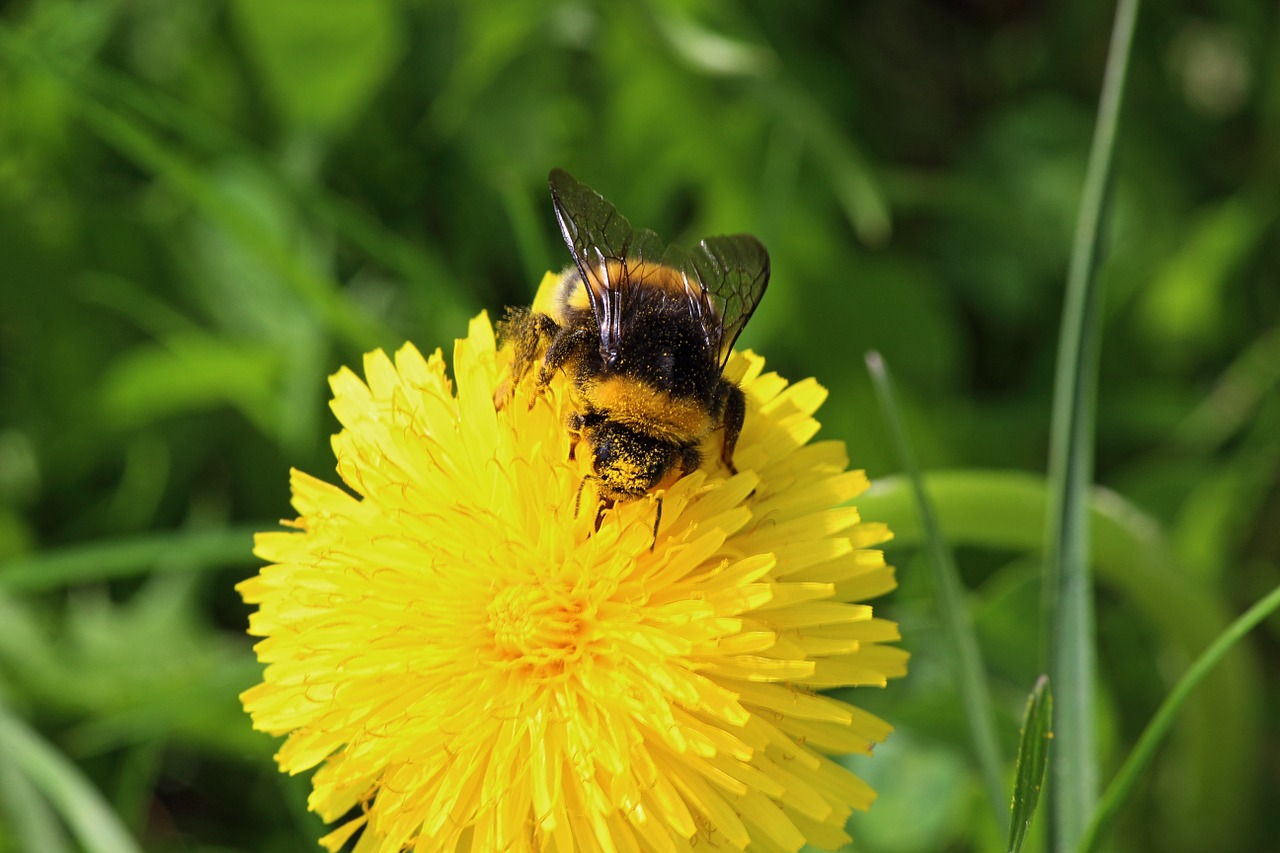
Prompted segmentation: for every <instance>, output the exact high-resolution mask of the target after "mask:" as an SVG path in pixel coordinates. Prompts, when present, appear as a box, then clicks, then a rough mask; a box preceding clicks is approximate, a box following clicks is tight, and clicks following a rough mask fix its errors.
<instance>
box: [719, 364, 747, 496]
mask: <svg viewBox="0 0 1280 853" xmlns="http://www.w3.org/2000/svg"><path fill="white" fill-rule="evenodd" d="M718 391H719V393H720V395H721V399H722V400H723V401H724V450H723V451H722V452H721V454H720V458H721V459H722V460H724V464H725V467H726V468H728V469H729V473H730V474H736V473H738V469H737V467H736V466H735V465H734V464H733V448H734V447H735V446H736V445H737V444H738V436H739V435H740V434H741V433H742V422H743V421H744V420H746V417H747V395H745V394H743V393H742V389H741V388H739V387H738V386H737V385H735V384H734V383H732V382H730V381H729V380H728V379H721V380H720V387H719V389H718Z"/></svg>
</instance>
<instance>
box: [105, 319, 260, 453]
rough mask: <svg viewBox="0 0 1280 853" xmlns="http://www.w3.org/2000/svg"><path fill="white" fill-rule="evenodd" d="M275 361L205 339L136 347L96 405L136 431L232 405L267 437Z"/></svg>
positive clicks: (114, 370)
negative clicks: (141, 426) (178, 416)
mask: <svg viewBox="0 0 1280 853" xmlns="http://www.w3.org/2000/svg"><path fill="white" fill-rule="evenodd" d="M278 361H279V360H278V359H277V357H276V355H275V353H273V352H272V351H271V350H270V349H268V348H267V347H264V346H256V347H255V346H249V345H246V344H241V343H236V342H231V341H221V340H218V339H217V338H213V337H210V336H205V335H197V336H190V337H175V338H173V339H172V340H170V341H169V342H168V344H167V345H166V346H156V345H147V346H142V347H137V348H135V349H133V350H131V351H129V352H127V353H126V354H125V355H124V356H122V357H121V358H119V359H118V360H117V361H115V362H114V363H112V364H111V365H110V367H109V368H108V369H107V372H106V375H105V376H104V377H103V380H102V389H101V397H100V402H101V405H102V409H103V413H104V414H105V415H106V416H107V418H108V419H109V420H110V421H111V422H112V423H115V424H118V425H122V426H127V427H134V426H136V425H138V424H145V423H149V422H151V421H154V420H156V419H157V418H160V417H164V416H167V415H172V414H180V413H183V412H190V411H199V410H203V409H209V408H212V407H214V406H217V405H221V404H225V403H230V404H232V405H234V406H236V407H237V408H239V409H240V410H241V411H243V412H244V413H245V415H246V416H247V417H249V419H250V420H252V421H254V422H255V423H256V424H257V425H258V426H259V427H261V428H262V429H263V430H264V431H266V432H267V433H268V434H271V427H272V421H271V415H272V414H273V413H274V408H275V406H274V399H275V396H276V389H275V381H276V376H277V374H278V373H279V363H278Z"/></svg>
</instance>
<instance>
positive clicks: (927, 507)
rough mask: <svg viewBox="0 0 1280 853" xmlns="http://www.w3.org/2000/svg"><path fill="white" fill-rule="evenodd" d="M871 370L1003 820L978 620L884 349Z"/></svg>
mask: <svg viewBox="0 0 1280 853" xmlns="http://www.w3.org/2000/svg"><path fill="white" fill-rule="evenodd" d="M867 370H868V371H869V372H870V373H871V380H872V382H873V383H874V385H875V389H876V396H877V397H878V398H879V400H880V409H881V411H882V412H883V413H884V418H885V422H886V423H887V424H888V427H889V432H890V434H891V435H892V436H893V441H894V444H895V445H896V448H897V451H898V456H899V458H901V460H902V466H903V468H904V469H906V472H907V476H908V477H909V478H910V480H911V487H912V493H913V495H914V497H915V505H916V512H917V513H918V514H919V517H920V523H921V526H922V528H923V530H924V538H925V545H926V548H927V549H928V552H929V557H930V559H929V563H930V564H931V565H932V566H933V577H934V584H935V586H936V589H937V594H938V603H939V610H940V611H941V615H942V622H943V628H944V630H945V631H946V634H947V637H948V639H949V640H950V643H949V645H950V647H951V648H952V649H955V663H956V673H957V679H958V681H959V685H958V686H959V689H960V697H961V701H962V702H963V703H964V710H965V718H966V720H967V721H968V723H969V736H970V738H971V739H972V740H973V749H974V753H975V755H976V756H977V759H978V766H979V769H980V771H981V773H982V781H983V784H984V785H985V786H986V789H987V796H988V798H989V799H990V801H991V808H992V812H993V814H994V815H995V819H996V825H997V826H1002V825H1003V824H1004V822H1005V820H1006V814H1005V810H1004V802H1005V799H1004V797H1005V794H1004V783H1003V782H1002V781H1001V780H1002V777H1003V770H1002V768H1003V766H1004V761H1003V759H1002V758H1001V756H1000V744H999V740H998V739H997V737H996V724H995V717H994V715H993V714H992V710H991V688H990V686H989V685H988V683H987V673H986V669H985V668H984V666H983V663H982V655H981V652H980V651H979V650H978V639H977V636H976V635H975V634H974V630H973V623H972V621H971V619H970V617H969V611H968V607H967V606H966V604H965V599H964V592H963V588H962V585H961V583H960V573H959V571H957V570H956V563H955V558H954V557H953V555H952V553H951V549H950V548H948V547H947V543H946V541H945V540H944V539H943V538H942V531H941V529H940V528H939V526H938V520H937V516H936V515H935V513H934V510H933V504H932V503H931V502H930V500H929V495H928V494H927V493H926V492H925V489H924V482H923V480H922V479H921V477H920V469H919V468H918V466H917V465H916V459H915V454H914V453H913V452H912V449H911V442H910V440H909V439H908V438H907V432H906V428H905V427H904V426H903V423H902V416H901V414H900V413H899V411H898V405H897V402H896V400H895V398H894V393H893V380H892V378H891V377H890V375H889V367H888V365H887V364H885V362H884V359H882V358H881V357H880V354H879V353H877V352H872V353H868V354H867Z"/></svg>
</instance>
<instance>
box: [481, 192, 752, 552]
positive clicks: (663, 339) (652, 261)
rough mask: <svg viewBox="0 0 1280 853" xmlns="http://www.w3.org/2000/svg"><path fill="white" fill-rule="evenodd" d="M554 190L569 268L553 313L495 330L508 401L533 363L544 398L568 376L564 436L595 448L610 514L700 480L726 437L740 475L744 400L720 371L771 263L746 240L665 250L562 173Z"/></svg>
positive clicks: (519, 317) (516, 317)
mask: <svg viewBox="0 0 1280 853" xmlns="http://www.w3.org/2000/svg"><path fill="white" fill-rule="evenodd" d="M550 183H551V199H552V204H553V206H554V208H555V214H556V219H557V220H558V221H559V223H560V231H561V233H562V234H563V235H564V241H565V243H566V244H567V245H568V247H569V251H570V253H571V254H572V255H573V264H572V265H571V266H570V267H568V268H567V269H566V270H565V271H564V273H562V274H561V277H560V281H559V283H558V284H557V285H556V293H555V298H554V302H553V307H552V308H551V309H550V311H549V313H541V312H537V311H534V310H532V309H528V308H521V309H511V310H509V311H508V313H507V317H506V319H505V321H504V322H503V323H502V324H501V326H500V332H501V334H502V336H503V338H504V340H507V341H510V342H511V343H512V344H513V347H514V358H513V362H512V368H511V387H512V388H514V387H515V384H516V383H518V382H519V381H520V380H521V378H522V377H524V376H525V375H526V374H527V373H528V372H529V370H530V369H531V368H532V367H533V365H534V364H535V362H537V361H538V356H539V354H541V361H540V364H539V367H538V373H537V385H538V387H539V388H542V387H545V386H546V384H547V383H548V382H549V381H550V379H551V377H552V376H553V375H554V373H555V371H556V370H559V369H563V370H564V371H565V373H566V374H567V375H568V376H569V378H570V380H571V381H572V388H573V390H572V394H573V396H572V400H573V403H574V407H575V409H576V411H575V412H574V413H573V414H572V415H571V417H570V419H569V424H568V426H569V428H570V430H572V431H573V432H574V433H576V434H577V435H578V436H579V437H580V439H581V441H583V442H585V443H586V445H587V446H588V447H590V448H591V452H592V454H593V460H592V461H593V471H594V474H593V475H592V476H589V477H588V478H587V479H588V480H593V481H595V483H596V484H597V489H598V491H599V495H600V497H601V498H602V499H604V500H605V501H630V500H634V499H636V498H639V497H641V496H643V495H645V494H646V493H648V492H649V491H650V490H652V489H654V488H655V487H657V486H659V485H661V484H663V483H664V482H666V481H668V478H669V477H670V479H671V480H672V481H674V479H677V478H678V476H682V475H683V474H687V473H689V472H691V471H694V470H696V469H697V468H698V467H699V465H700V464H701V463H702V452H701V450H700V446H701V444H702V442H703V440H704V439H705V438H706V437H707V436H709V435H710V434H711V433H712V432H713V431H714V430H716V429H719V428H721V427H723V429H724V445H723V450H722V451H721V459H722V460H723V461H724V464H725V466H726V467H727V468H728V469H729V470H730V471H731V472H735V473H736V469H735V468H734V465H733V449H734V445H735V444H736V442H737V440H738V435H739V433H740V432H741V430H742V422H743V418H744V417H745V415H746V400H745V398H744V396H743V394H742V389H740V388H739V387H738V386H737V385H736V384H735V383H733V382H731V381H730V380H728V379H726V378H725V377H724V375H723V370H724V366H725V362H726V361H727V360H728V358H729V353H730V351H731V350H732V348H733V344H734V341H736V340H737V338H738V335H739V333H740V332H741V331H742V329H743V327H744V326H745V325H746V324H747V321H748V320H749V319H751V315H752V313H753V312H754V311H755V309H756V306H757V305H758V304H759V303H760V298H761V297H762V296H763V295H764V291H765V287H766V286H767V285H768V283H769V254H768V252H766V251H765V248H764V246H763V245H761V243H760V241H759V240H757V239H756V238H755V237H752V236H749V235H746V234H736V235H732V236H724V237H708V238H707V239H705V240H703V241H702V242H700V243H699V244H698V245H697V246H696V247H695V248H694V249H692V250H688V251H687V250H685V249H682V248H680V247H679V246H675V245H672V246H666V247H664V246H663V244H662V242H661V240H660V239H659V238H658V236H657V235H656V234H654V233H653V232H652V231H648V230H643V229H641V230H633V229H632V228H631V225H630V224H629V223H628V222H627V220H626V219H625V218H623V216H622V215H621V214H619V213H618V211H617V210H616V209H615V208H614V206H613V205H612V204H610V203H609V202H608V201H606V200H605V199H604V197H603V196H601V195H600V194H599V193H597V192H596V191H595V190H593V189H591V188H590V187H588V186H587V185H586V184H583V183H582V182H580V181H578V180H577V179H576V178H574V177H573V176H572V175H570V174H569V173H568V172H565V171H563V170H561V169H556V170H554V171H552V172H551V176H550ZM544 346H545V350H544V349H543V348H544ZM677 472H678V473H677ZM659 511H661V506H660V505H659ZM655 530H656V525H655Z"/></svg>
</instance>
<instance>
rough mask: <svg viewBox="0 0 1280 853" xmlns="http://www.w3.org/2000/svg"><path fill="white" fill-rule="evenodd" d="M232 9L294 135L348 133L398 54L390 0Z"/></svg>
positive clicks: (249, 1) (276, 1) (298, 0)
mask: <svg viewBox="0 0 1280 853" xmlns="http://www.w3.org/2000/svg"><path fill="white" fill-rule="evenodd" d="M234 8H235V12H236V20H237V22H238V23H239V25H240V32H241V35H242V38H243V40H244V42H245V45H246V47H247V48H248V52H249V55H250V56H251V57H252V59H253V61H254V62H255V64H256V65H257V67H258V72H259V74H261V75H262V78H263V81H264V82H265V84H266V89H267V92H268V93H269V94H270V96H271V99H272V101H273V102H274V103H275V106H276V109H277V110H278V111H279V112H280V113H281V115H282V116H283V117H284V119H285V120H286V121H287V122H288V123H289V124H290V125H292V126H294V127H300V128H304V129H308V130H317V131H320V132H323V133H332V132H334V131H337V130H340V129H341V128H343V127H344V126H346V125H348V124H349V123H350V122H351V121H352V120H353V119H355V118H356V116H357V115H358V114H359V113H360V111H361V110H362V109H364V107H365V105H366V104H367V103H368V102H369V99H370V98H371V97H372V96H373V95H374V93H376V92H377V90H378V88H379V87H380V86H381V85H382V84H383V82H384V81H385V80H386V78H387V75H388V74H389V73H390V72H391V70H392V69H393V68H394V67H395V65H396V63H397V62H399V59H400V55H401V53H402V50H403V44H402V38H401V33H402V32H403V31H404V29H403V24H402V23H401V21H400V20H399V16H398V4H395V3H392V2H390V0H240V1H239V2H237V3H235V4H234Z"/></svg>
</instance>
